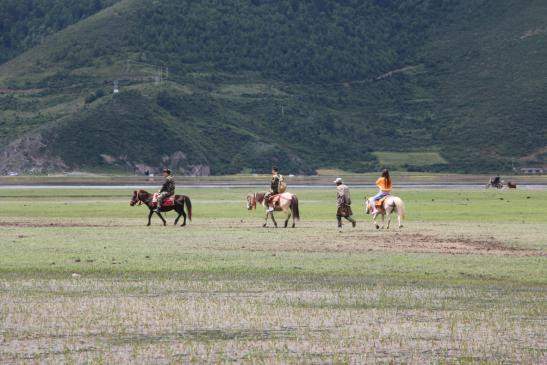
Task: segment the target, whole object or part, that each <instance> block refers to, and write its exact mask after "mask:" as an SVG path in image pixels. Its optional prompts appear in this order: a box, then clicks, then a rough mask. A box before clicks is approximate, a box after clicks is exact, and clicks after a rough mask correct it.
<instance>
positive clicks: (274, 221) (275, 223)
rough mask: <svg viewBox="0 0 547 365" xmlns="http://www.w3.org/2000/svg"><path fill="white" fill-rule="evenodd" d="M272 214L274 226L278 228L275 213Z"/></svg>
mask: <svg viewBox="0 0 547 365" xmlns="http://www.w3.org/2000/svg"><path fill="white" fill-rule="evenodd" d="M270 214H271V217H272V222H273V224H274V227H275V228H277V221H276V220H275V217H274V214H273V212H270Z"/></svg>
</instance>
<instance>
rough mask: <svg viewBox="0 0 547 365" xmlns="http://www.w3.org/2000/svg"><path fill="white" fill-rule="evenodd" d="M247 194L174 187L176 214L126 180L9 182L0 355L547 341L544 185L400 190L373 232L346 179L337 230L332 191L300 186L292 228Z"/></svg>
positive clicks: (95, 359) (379, 349)
mask: <svg viewBox="0 0 547 365" xmlns="http://www.w3.org/2000/svg"><path fill="white" fill-rule="evenodd" d="M247 191H248V189H228V188H227V189H198V188H193V189H191V188H188V189H181V191H180V192H184V193H185V194H188V195H189V196H190V197H191V198H192V201H193V205H194V220H193V222H191V223H190V224H189V225H188V226H187V227H184V228H181V227H175V226H172V225H169V226H168V227H163V226H161V225H160V224H159V221H158V220H157V218H154V221H153V225H152V226H151V227H146V226H145V215H146V209H145V208H144V207H130V206H129V205H128V202H129V197H130V193H131V192H130V191H129V190H128V191H125V190H116V189H111V190H102V189H85V190H75V189H22V190H11V189H0V204H1V206H2V209H1V210H0V251H1V252H2V255H1V256H0V303H2V304H1V305H0V338H1V339H2V341H1V342H0V361H2V362H21V361H46V362H92V363H101V362H106V363H111V362H114V361H118V362H128V361H136V362H179V361H181V362H186V361H190V362H191V361H196V362H225V361H236V362H262V361H264V362H284V363H286V362H289V363H293V362H298V361H309V362H313V361H317V362H320V361H326V362H386V361H388V362H389V361H401V362H422V363H423V362H427V363H429V362H451V363H452V362H455V363H469V362H471V363H475V362H528V363H530V362H541V359H542V358H543V357H544V356H545V348H544V346H543V345H542V343H543V340H544V338H545V329H544V314H545V312H546V310H547V308H546V306H545V299H546V296H545V289H546V288H547V279H546V278H547V269H546V268H547V265H546V260H545V248H546V242H547V235H546V233H545V232H547V229H546V228H547V218H546V217H547V212H546V208H545V207H546V206H547V205H546V204H545V202H546V200H547V192H546V191H544V190H522V191H504V192H494V191H482V190H480V191H479V190H439V191H437V190H435V191H432V192H431V191H422V190H400V191H398V192H397V194H398V195H400V196H401V197H403V199H405V201H406V202H407V210H408V220H407V221H406V223H405V228H404V229H403V230H392V231H376V230H375V229H374V228H373V227H372V225H371V224H370V223H369V222H368V217H365V216H364V215H363V213H362V212H361V209H360V208H359V203H360V202H359V200H360V198H361V196H362V195H364V193H365V192H366V193H367V194H370V193H372V192H373V191H372V190H366V191H364V190H359V189H353V190H352V194H353V199H354V201H355V202H354V210H355V213H356V218H357V219H358V220H359V224H358V226H357V228H356V229H351V228H350V227H349V226H345V227H344V229H343V230H342V232H339V231H338V230H337V229H336V226H335V220H334V219H333V214H334V210H335V209H334V194H333V189H294V192H295V193H297V194H298V196H299V198H300V202H301V214H302V221H301V222H299V223H297V228H296V229H273V228H268V229H263V228H260V225H261V224H262V216H263V212H262V211H257V212H249V211H247V210H245V207H244V202H243V197H244V195H245V193H246V192H247ZM527 197H529V199H527ZM501 198H503V200H501ZM173 218H174V216H173V214H172V213H170V214H168V220H169V222H170V223H171V222H172V221H173Z"/></svg>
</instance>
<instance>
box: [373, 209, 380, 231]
mask: <svg viewBox="0 0 547 365" xmlns="http://www.w3.org/2000/svg"><path fill="white" fill-rule="evenodd" d="M377 216H378V213H374V214H373V215H372V223H374V226H375V227H376V229H380V226H379V225H378V223H377V222H376V217H377Z"/></svg>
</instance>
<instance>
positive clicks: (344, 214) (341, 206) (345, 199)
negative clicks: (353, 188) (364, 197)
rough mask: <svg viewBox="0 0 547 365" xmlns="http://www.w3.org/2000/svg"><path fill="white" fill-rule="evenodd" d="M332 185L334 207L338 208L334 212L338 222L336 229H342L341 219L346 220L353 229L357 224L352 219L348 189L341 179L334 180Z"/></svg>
mask: <svg viewBox="0 0 547 365" xmlns="http://www.w3.org/2000/svg"><path fill="white" fill-rule="evenodd" d="M334 183H335V184H336V206H337V208H338V209H337V210H336V220H337V221H338V228H342V218H346V219H347V220H348V221H350V222H351V225H352V226H353V227H355V225H356V224H357V222H356V221H355V219H353V218H352V215H353V212H352V211H351V197H350V195H349V188H348V186H347V185H346V184H344V182H343V181H342V179H341V178H337V179H336V180H334Z"/></svg>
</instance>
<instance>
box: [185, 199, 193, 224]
mask: <svg viewBox="0 0 547 365" xmlns="http://www.w3.org/2000/svg"><path fill="white" fill-rule="evenodd" d="M184 201H185V202H186V208H187V209H188V219H190V220H192V201H191V200H190V198H189V197H187V196H185V197H184Z"/></svg>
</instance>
